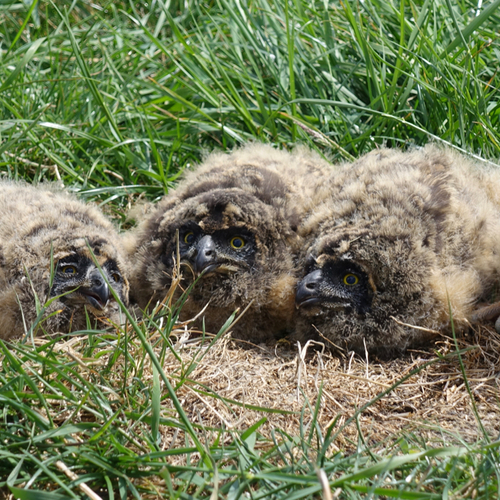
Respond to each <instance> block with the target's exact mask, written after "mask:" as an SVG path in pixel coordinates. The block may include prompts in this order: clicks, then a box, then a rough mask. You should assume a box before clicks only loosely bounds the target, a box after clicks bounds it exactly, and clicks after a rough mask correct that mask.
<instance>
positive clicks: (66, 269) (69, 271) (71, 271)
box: [61, 266, 77, 276]
mask: <svg viewBox="0 0 500 500" xmlns="http://www.w3.org/2000/svg"><path fill="white" fill-rule="evenodd" d="M61 271H62V273H63V274H66V275H68V276H73V275H75V274H76V272H77V269H76V266H63V268H62V269H61Z"/></svg>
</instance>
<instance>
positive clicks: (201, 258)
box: [194, 234, 219, 274]
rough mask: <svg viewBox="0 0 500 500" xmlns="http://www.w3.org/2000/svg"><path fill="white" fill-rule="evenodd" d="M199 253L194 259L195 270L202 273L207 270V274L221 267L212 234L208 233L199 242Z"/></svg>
mask: <svg viewBox="0 0 500 500" xmlns="http://www.w3.org/2000/svg"><path fill="white" fill-rule="evenodd" d="M197 247H198V254H197V255H196V258H195V261H194V271H195V272H196V273H197V274H200V273H201V272H202V271H205V274H208V273H211V272H212V271H215V270H216V269H217V268H218V267H219V263H218V262H217V250H216V248H215V241H214V240H213V238H212V236H210V235H209V234H206V235H205V236H203V238H202V239H201V240H200V241H199V242H198V245H197Z"/></svg>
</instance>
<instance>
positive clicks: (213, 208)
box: [126, 144, 330, 342]
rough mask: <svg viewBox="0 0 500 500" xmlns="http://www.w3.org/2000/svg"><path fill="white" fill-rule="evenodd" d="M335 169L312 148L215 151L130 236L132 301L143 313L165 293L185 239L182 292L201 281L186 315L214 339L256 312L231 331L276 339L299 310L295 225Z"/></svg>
mask: <svg viewBox="0 0 500 500" xmlns="http://www.w3.org/2000/svg"><path fill="white" fill-rule="evenodd" d="M329 170H330V168H329V165H328V164H327V162H326V161H324V160H322V159H321V158H320V157H319V156H316V155H314V154H313V153H311V152H310V151H307V150H305V149H300V150H297V151H295V152H294V153H293V154H292V153H287V152H284V151H278V150H275V149H273V148H272V147H271V146H266V145H262V144H252V145H249V146H246V147H244V148H242V149H239V150H236V151H234V152H233V153H231V154H220V153H219V154H212V155H210V156H209V157H208V158H207V159H206V161H205V162H204V163H203V164H202V165H201V166H200V167H198V168H197V169H196V170H195V171H193V172H189V173H188V174H187V175H186V176H185V178H184V179H183V180H182V181H181V183H180V184H179V186H178V187H177V188H176V189H175V190H174V191H172V192H171V193H169V195H168V196H166V197H165V198H164V199H163V200H162V201H160V202H159V203H158V206H157V207H156V209H155V210H154V211H153V212H152V213H150V214H148V215H146V216H145V217H144V219H143V220H142V221H140V223H139V226H138V228H137V230H136V231H135V232H133V233H132V234H131V235H129V236H128V237H127V242H126V246H127V248H128V255H129V259H130V261H131V263H132V268H133V271H132V282H131V290H132V299H133V300H135V302H137V303H138V304H139V306H140V307H141V308H145V307H147V305H148V304H154V303H155V302H156V301H158V300H161V299H162V298H163V297H164V296H165V294H166V293H167V291H168V289H169V287H170V285H171V283H172V276H173V272H174V268H175V259H176V249H177V240H176V235H177V233H178V235H179V256H180V265H181V272H182V282H181V284H182V288H184V289H186V287H187V286H189V285H190V284H192V283H193V281H194V280H196V279H197V281H196V283H195V285H194V287H193V290H192V291H191V293H190V296H189V298H188V300H187V302H186V303H185V305H184V307H183V309H182V315H181V319H189V318H192V317H194V316H196V315H197V314H198V313H199V312H200V310H201V309H202V308H203V307H205V306H206V305H207V304H208V308H207V309H206V311H205V314H204V316H203V318H202V319H200V322H199V324H198V326H201V321H204V325H205V328H206V330H207V331H210V332H213V333H216V332H217V331H218V330H219V329H220V327H221V326H222V325H223V324H224V323H225V321H226V320H227V319H228V317H229V316H230V315H231V314H232V313H233V312H234V311H235V309H236V308H240V310H242V309H243V308H246V307H247V306H249V308H248V310H247V312H246V313H245V315H244V317H243V318H241V320H240V321H239V322H238V323H237V324H236V325H235V326H234V328H233V335H234V336H235V337H237V338H240V339H245V340H249V341H251V342H261V341H264V340H268V339H269V338H271V337H272V336H273V333H276V332H283V331H286V330H287V329H289V328H290V323H291V318H292V316H293V314H294V308H295V306H294V294H295V284H296V277H295V267H294V251H295V250H296V249H297V247H298V245H299V244H300V238H299V236H298V235H297V232H296V230H297V227H298V225H299V223H300V221H301V217H302V214H303V213H304V211H305V210H307V209H308V207H309V206H310V205H311V203H312V199H313V198H314V195H315V194H316V196H321V195H322V193H323V191H322V190H323V189H324V179H325V178H326V177H327V176H328V173H329Z"/></svg>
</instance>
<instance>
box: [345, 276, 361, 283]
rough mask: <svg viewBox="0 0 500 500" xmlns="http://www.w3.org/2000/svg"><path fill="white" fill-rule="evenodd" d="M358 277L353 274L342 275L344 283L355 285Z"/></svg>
mask: <svg viewBox="0 0 500 500" xmlns="http://www.w3.org/2000/svg"><path fill="white" fill-rule="evenodd" d="M358 281H359V278H358V277H357V276H356V275H355V274H346V275H345V276H344V283H345V284H346V285H357V284H358Z"/></svg>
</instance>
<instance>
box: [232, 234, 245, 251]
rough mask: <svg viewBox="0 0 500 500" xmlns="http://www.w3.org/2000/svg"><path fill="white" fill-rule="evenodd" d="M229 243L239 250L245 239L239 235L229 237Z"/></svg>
mask: <svg viewBox="0 0 500 500" xmlns="http://www.w3.org/2000/svg"><path fill="white" fill-rule="evenodd" d="M230 243H231V246H232V247H233V248H234V249H235V250H241V249H242V248H243V247H244V246H245V240H244V239H243V238H242V237H241V236H235V237H234V238H231V242H230Z"/></svg>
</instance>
